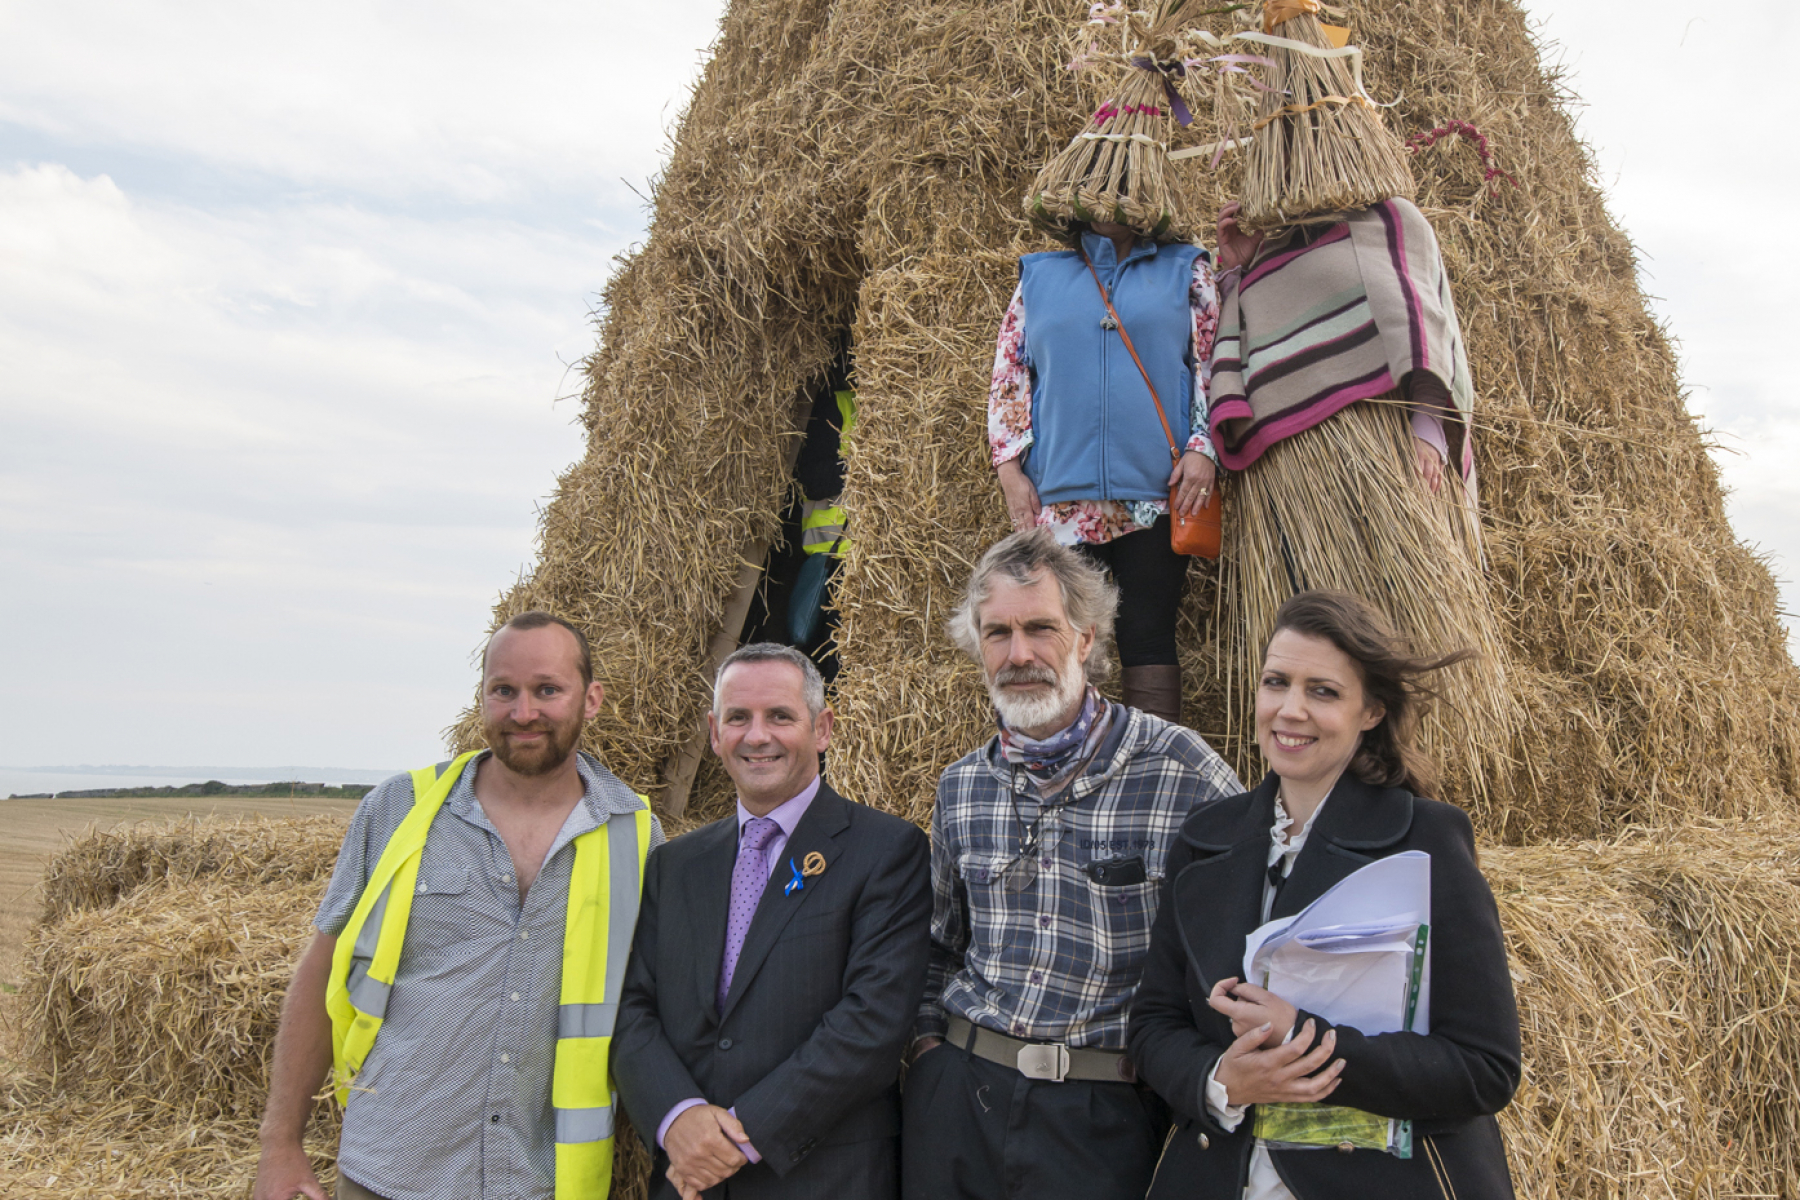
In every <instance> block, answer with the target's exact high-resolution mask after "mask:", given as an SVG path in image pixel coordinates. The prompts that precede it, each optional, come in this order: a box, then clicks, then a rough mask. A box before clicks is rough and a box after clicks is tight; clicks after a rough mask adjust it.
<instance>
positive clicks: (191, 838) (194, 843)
mask: <svg viewBox="0 0 1800 1200" xmlns="http://www.w3.org/2000/svg"><path fill="white" fill-rule="evenodd" d="M343 836H344V822H343V821H342V820H341V819H339V818H337V817H307V818H300V819H296V820H287V821H259V820H248V821H205V822H201V821H194V820H183V821H176V822H172V823H169V824H166V825H155V824H148V823H139V824H135V825H130V826H120V827H118V828H115V829H111V830H106V831H93V830H90V831H88V832H87V833H86V834H85V835H84V836H82V837H80V838H76V839H74V840H72V841H71V842H70V844H69V846H68V848H67V849H65V850H64V851H63V852H62V853H60V854H58V855H57V856H56V857H55V858H54V859H52V860H51V862H50V865H49V867H48V869H47V870H46V871H45V873H44V920H45V922H47V923H50V924H54V923H56V922H58V921H61V920H62V919H63V918H65V917H67V916H70V915H71V914H73V913H77V912H85V911H87V910H89V909H96V908H105V907H107V906H109V905H112V904H116V903H117V902H118V901H119V899H120V898H121V897H123V896H125V895H127V894H129V893H131V892H133V891H135V890H137V889H138V888H139V887H141V886H143V885H144V884H147V883H152V882H156V881H160V880H172V881H176V880H178V881H193V880H198V879H209V880H213V881H215V882H219V883H226V882H230V883H239V884H298V883H307V882H311V881H314V880H321V879H326V878H329V877H330V875H331V865H332V863H334V862H336V861H337V852H338V845H339V843H340V842H341V841H342V840H343Z"/></svg>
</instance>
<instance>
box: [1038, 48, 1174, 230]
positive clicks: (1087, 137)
mask: <svg viewBox="0 0 1800 1200" xmlns="http://www.w3.org/2000/svg"><path fill="white" fill-rule="evenodd" d="M1167 112H1168V101H1167V99H1166V98H1165V97H1164V95H1163V86H1162V77H1161V76H1160V75H1159V74H1157V73H1155V72H1153V71H1142V70H1140V71H1134V72H1133V73H1132V75H1131V76H1130V77H1129V78H1127V79H1126V81H1125V83H1124V84H1123V85H1122V86H1121V88H1120V89H1119V94H1118V97H1117V99H1114V100H1108V101H1107V102H1106V103H1105V104H1103V105H1102V106H1101V107H1100V109H1099V111H1097V112H1096V113H1095V114H1094V119H1093V128H1092V129H1089V130H1084V131H1083V132H1081V133H1079V134H1077V135H1076V137H1075V140H1074V141H1072V142H1070V143H1069V145H1068V148H1067V149H1065V150H1064V151H1063V152H1062V153H1061V154H1058V155H1057V156H1056V157H1055V158H1053V159H1051V160H1050V162H1049V163H1048V164H1046V165H1045V167H1044V170H1043V172H1042V173H1041V174H1040V175H1039V176H1038V178H1037V181H1036V182H1035V183H1033V184H1032V187H1031V193H1030V195H1029V196H1028V197H1027V199H1026V210H1027V211H1028V212H1029V213H1030V215H1031V217H1032V219H1033V220H1035V221H1037V222H1038V223H1039V224H1041V225H1043V226H1044V227H1045V228H1047V229H1050V230H1053V231H1059V232H1060V231H1062V230H1065V229H1067V228H1069V227H1070V226H1072V225H1074V224H1076V223H1078V222H1080V223H1087V222H1093V221H1110V222H1113V223H1115V224H1119V225H1127V226H1130V227H1131V228H1133V229H1136V230H1138V231H1140V232H1142V233H1145V234H1148V235H1150V236H1152V237H1160V236H1161V235H1162V234H1164V233H1165V232H1166V231H1167V230H1168V229H1169V227H1170V225H1171V224H1173V222H1174V220H1175V205H1174V200H1173V198H1172V197H1171V195H1170V192H1169V186H1168V183H1167V182H1166V181H1165V178H1164V162H1165V159H1166V157H1167V152H1168V147H1167V145H1166V144H1165V143H1164V141H1163V139H1164V138H1165V137H1166V136H1167V132H1166V128H1167V125H1168V118H1167V115H1166V114H1167Z"/></svg>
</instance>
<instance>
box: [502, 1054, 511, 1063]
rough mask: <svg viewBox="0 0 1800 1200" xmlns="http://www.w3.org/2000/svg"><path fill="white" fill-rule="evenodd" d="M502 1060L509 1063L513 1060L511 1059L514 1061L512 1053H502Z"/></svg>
mask: <svg viewBox="0 0 1800 1200" xmlns="http://www.w3.org/2000/svg"><path fill="white" fill-rule="evenodd" d="M500 1061H501V1062H503V1063H509V1062H511V1061H512V1055H510V1054H502V1055H501V1056H500Z"/></svg>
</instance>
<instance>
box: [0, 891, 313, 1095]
mask: <svg viewBox="0 0 1800 1200" xmlns="http://www.w3.org/2000/svg"><path fill="white" fill-rule="evenodd" d="M323 893H324V884H323V881H318V882H306V883H271V884H256V883H248V882H238V881H231V882H224V883H221V882H219V881H215V880H204V881H200V882H194V883H175V882H165V883H155V884H150V885H146V886H143V887H140V888H138V889H137V890H136V891H134V892H133V893H132V894H131V895H130V896H128V897H126V898H125V899H123V900H120V901H119V902H118V903H117V904H114V905H112V906H110V907H107V908H101V909H89V910H87V911H84V912H77V913H73V914H71V915H69V916H67V917H65V918H64V919H63V920H61V921H58V922H56V923H55V924H52V925H45V926H41V927H39V929H37V930H36V931H35V932H34V933H33V935H32V937H31V938H30V940H29V942H28V943H27V954H28V956H29V965H28V968H27V974H26V989H25V990H24V992H23V993H22V994H23V995H24V996H25V998H26V1003H25V1011H26V1014H27V1017H26V1020H27V1028H28V1030H29V1035H28V1037H27V1040H26V1043H25V1047H24V1050H25V1054H26V1057H27V1058H28V1059H29V1060H31V1061H33V1062H34V1063H35V1064H36V1065H37V1066H38V1068H39V1069H40V1070H41V1071H42V1072H43V1073H44V1074H45V1075H46V1076H47V1077H48V1078H50V1079H51V1080H53V1081H54V1082H55V1083H57V1085H58V1086H59V1087H61V1088H62V1089H64V1090H66V1091H70V1092H73V1093H77V1094H80V1095H84V1096H93V1097H96V1098H102V1099H123V1098H129V1099H132V1100H134V1101H139V1102H141V1103H145V1104H152V1105H168V1106H172V1107H174V1108H178V1109H181V1110H182V1111H186V1112H189V1113H191V1114H192V1115H193V1116H194V1118H195V1119H196V1120H203V1119H210V1118H213V1117H234V1116H235V1117H250V1116H253V1115H255V1114H256V1113H258V1112H260V1111H261V1106H262V1103H263V1100H264V1098H265V1097H266V1095H267V1063H266V1061H265V1058H266V1050H267V1046H268V1042H269V1040H270V1039H271V1038H272V1037H273V1036H274V1031H275V1026H276V1023H277V1021H278V1020H279V1018H280V1015H281V998H282V996H283V994H284V993H285V992H286V990H287V981H288V977H289V975H290V974H291V972H292V970H293V964H294V962H295V960H296V959H297V958H298V957H299V953H300V951H301V950H302V949H303V948H304V947H305V945H306V943H307V941H308V940H309V939H310V937H311V930H310V928H309V926H308V922H309V920H310V917H311V915H312V913H313V911H314V909H316V907H317V905H318V902H319V899H320V897H321V896H322V895H323Z"/></svg>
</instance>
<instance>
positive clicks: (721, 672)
mask: <svg viewBox="0 0 1800 1200" xmlns="http://www.w3.org/2000/svg"><path fill="white" fill-rule="evenodd" d="M759 662H784V663H786V664H787V665H788V666H790V667H793V668H794V669H795V670H797V671H799V672H800V694H801V695H802V696H803V697H805V699H806V711H807V712H808V713H809V714H811V716H812V719H813V720H815V721H817V720H818V719H819V714H820V713H822V712H824V711H825V677H824V676H823V675H821V674H819V668H818V667H817V666H815V665H813V660H812V659H810V658H808V657H806V655H804V654H802V653H800V651H798V650H796V649H794V648H793V647H792V646H783V645H782V644H781V643H780V642H751V643H750V644H749V645H748V646H739V647H738V648H737V649H736V650H733V651H732V652H731V653H730V654H727V655H726V656H725V661H724V662H722V663H720V664H719V669H718V670H717V671H715V672H713V702H712V711H713V716H715V717H716V716H720V715H722V714H720V712H719V681H720V680H722V679H724V678H725V672H726V671H729V670H730V669H731V668H732V667H735V666H737V665H738V664H739V663H759Z"/></svg>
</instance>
